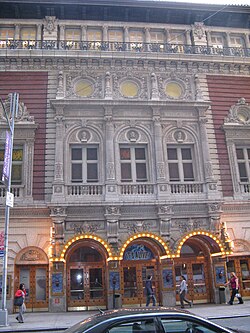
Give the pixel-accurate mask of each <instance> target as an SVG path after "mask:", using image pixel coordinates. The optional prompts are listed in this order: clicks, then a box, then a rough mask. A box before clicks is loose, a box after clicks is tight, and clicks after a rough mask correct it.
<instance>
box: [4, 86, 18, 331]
mask: <svg viewBox="0 0 250 333" xmlns="http://www.w3.org/2000/svg"><path fill="white" fill-rule="evenodd" d="M18 101H19V94H18V93H12V94H10V110H9V115H8V113H7V112H6V110H5V108H4V105H2V106H3V109H4V110H3V111H4V113H5V117H6V120H7V123H8V127H9V131H10V147H9V163H8V170H7V175H8V178H7V184H6V190H7V192H6V206H5V224H4V256H3V274H2V306H1V310H0V326H8V310H7V307H6V298H7V273H8V245H9V244H8V243H9V216H10V203H9V202H8V199H9V195H10V196H12V195H11V194H10V191H11V171H12V152H13V140H14V127H15V117H16V115H17V111H18ZM6 140H7V139H6Z"/></svg>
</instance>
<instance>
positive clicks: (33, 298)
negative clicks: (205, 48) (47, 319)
mask: <svg viewBox="0 0 250 333" xmlns="http://www.w3.org/2000/svg"><path fill="white" fill-rule="evenodd" d="M17 275H18V281H19V282H18V283H17V284H16V286H15V287H16V289H17V288H18V287H19V284H20V283H24V285H25V289H26V292H27V294H26V297H25V305H26V307H27V309H30V310H31V311H36V309H37V310H38V309H39V310H46V311H47V310H48V298H49V297H48V291H49V286H48V281H49V276H48V266H42V265H41V266H40V265H39V266H20V267H18V268H17Z"/></svg>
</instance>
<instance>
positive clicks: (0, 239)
mask: <svg viewBox="0 0 250 333" xmlns="http://www.w3.org/2000/svg"><path fill="white" fill-rule="evenodd" d="M3 256H4V231H1V232H0V258H3Z"/></svg>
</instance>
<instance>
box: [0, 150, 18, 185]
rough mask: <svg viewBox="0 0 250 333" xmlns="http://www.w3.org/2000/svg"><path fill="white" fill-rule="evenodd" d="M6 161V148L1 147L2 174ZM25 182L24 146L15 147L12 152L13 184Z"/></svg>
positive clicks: (0, 169) (0, 168) (0, 172)
mask: <svg viewBox="0 0 250 333" xmlns="http://www.w3.org/2000/svg"><path fill="white" fill-rule="evenodd" d="M3 162H4V148H1V149H0V174H1V176H2V171H3ZM22 182H23V148H22V147H14V148H13V153H12V172H11V184H12V185H21V184H22Z"/></svg>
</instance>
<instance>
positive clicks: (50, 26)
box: [44, 16, 57, 34]
mask: <svg viewBox="0 0 250 333" xmlns="http://www.w3.org/2000/svg"><path fill="white" fill-rule="evenodd" d="M56 26H57V19H56V17H55V16H45V19H44V29H45V30H46V31H47V32H48V33H49V34H51V33H52V32H54V31H55V30H56Z"/></svg>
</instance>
